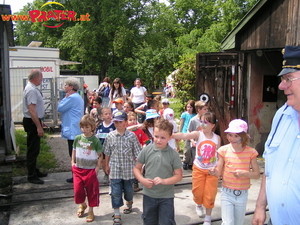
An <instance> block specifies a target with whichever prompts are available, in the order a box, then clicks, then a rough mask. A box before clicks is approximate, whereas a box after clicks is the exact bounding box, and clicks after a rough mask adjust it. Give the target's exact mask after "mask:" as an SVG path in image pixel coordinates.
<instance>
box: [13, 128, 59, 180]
mask: <svg viewBox="0 0 300 225" xmlns="http://www.w3.org/2000/svg"><path fill="white" fill-rule="evenodd" d="M48 137H49V135H48V134H47V133H45V136H44V137H43V138H41V145H40V146H41V150H40V154H39V156H38V158H37V167H38V168H39V169H40V170H41V171H48V170H50V169H54V168H57V167H58V164H57V161H56V159H55V155H54V154H53V153H52V152H51V151H50V146H49V145H48V143H47V138H48ZM26 138H27V134H26V132H25V131H24V130H21V129H19V130H16V143H17V146H18V147H19V152H17V155H18V156H26V150H27V146H26V143H27V140H26ZM26 174H27V169H26V164H19V165H14V167H13V176H20V175H26Z"/></svg>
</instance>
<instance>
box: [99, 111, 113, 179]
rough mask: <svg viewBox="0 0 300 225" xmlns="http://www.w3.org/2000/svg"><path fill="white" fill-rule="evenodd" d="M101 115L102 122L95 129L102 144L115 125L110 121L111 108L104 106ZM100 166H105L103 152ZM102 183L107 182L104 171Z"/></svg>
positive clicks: (106, 175)
mask: <svg viewBox="0 0 300 225" xmlns="http://www.w3.org/2000/svg"><path fill="white" fill-rule="evenodd" d="M101 117H102V119H103V122H102V123H101V124H100V125H99V126H98V127H97V130H96V137H97V138H99V140H100V142H101V144H102V146H103V145H104V141H105V138H106V137H107V135H108V133H109V132H111V131H113V130H115V129H116V128H115V125H114V123H113V122H112V113H111V108H109V107H104V108H103V109H102V111H101ZM102 167H103V168H105V154H103V161H102ZM103 183H104V184H108V183H109V177H108V174H107V173H106V172H105V171H104V177H103Z"/></svg>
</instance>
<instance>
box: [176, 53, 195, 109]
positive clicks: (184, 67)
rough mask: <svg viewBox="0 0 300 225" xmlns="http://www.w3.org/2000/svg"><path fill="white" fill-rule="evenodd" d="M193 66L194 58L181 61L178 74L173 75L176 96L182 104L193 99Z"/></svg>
mask: <svg viewBox="0 0 300 225" xmlns="http://www.w3.org/2000/svg"><path fill="white" fill-rule="evenodd" d="M195 65H196V58H195V57H193V58H188V59H183V60H182V61H181V63H180V64H179V69H178V72H177V73H175V74H174V84H173V85H174V87H175V90H176V96H177V97H178V98H179V99H180V100H181V101H182V102H183V103H185V102H187V101H188V100H189V99H194V96H195V74H196V71H195Z"/></svg>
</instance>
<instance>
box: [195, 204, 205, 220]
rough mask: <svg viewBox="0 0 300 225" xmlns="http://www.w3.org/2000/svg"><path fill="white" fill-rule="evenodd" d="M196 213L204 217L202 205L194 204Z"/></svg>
mask: <svg viewBox="0 0 300 225" xmlns="http://www.w3.org/2000/svg"><path fill="white" fill-rule="evenodd" d="M196 213H197V215H198V216H199V217H204V213H203V207H202V205H196Z"/></svg>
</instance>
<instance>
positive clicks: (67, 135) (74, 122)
mask: <svg viewBox="0 0 300 225" xmlns="http://www.w3.org/2000/svg"><path fill="white" fill-rule="evenodd" d="M83 108H84V103H83V99H82V98H81V96H80V95H79V94H78V93H74V94H72V95H70V96H68V97H67V98H63V99H62V100H61V102H60V103H59V105H58V107H57V111H58V112H60V113H61V114H62V117H61V120H62V123H61V137H62V138H64V139H68V140H74V139H75V137H76V136H77V135H79V134H81V130H80V126H79V122H80V120H81V118H82V116H83V111H84V109H83Z"/></svg>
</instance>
